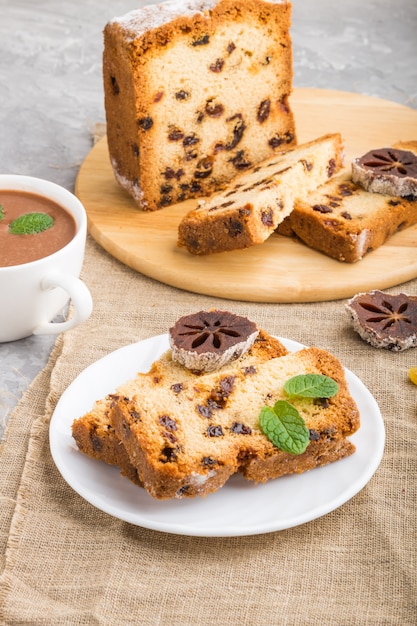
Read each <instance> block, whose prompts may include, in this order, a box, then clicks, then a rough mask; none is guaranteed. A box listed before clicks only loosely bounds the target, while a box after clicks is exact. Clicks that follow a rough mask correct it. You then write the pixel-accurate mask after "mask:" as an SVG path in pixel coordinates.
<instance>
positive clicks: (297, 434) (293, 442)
mask: <svg viewBox="0 0 417 626" xmlns="http://www.w3.org/2000/svg"><path fill="white" fill-rule="evenodd" d="M259 423H260V426H261V429H262V431H263V433H264V434H265V435H266V436H267V437H268V439H269V440H270V441H272V443H273V444H274V446H277V448H279V449H280V450H283V451H284V452H290V453H291V454H302V453H303V452H304V451H305V449H306V448H307V446H308V443H309V441H310V432H309V430H308V428H307V426H306V424H305V422H304V420H303V418H302V417H301V415H300V414H299V412H298V411H297V409H296V408H295V407H294V406H293V405H292V404H290V403H289V402H287V401H286V400H278V402H276V403H275V404H274V406H273V407H270V406H263V407H262V409H261V413H260V415H259Z"/></svg>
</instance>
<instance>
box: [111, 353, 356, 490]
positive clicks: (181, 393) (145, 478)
mask: <svg viewBox="0 0 417 626" xmlns="http://www.w3.org/2000/svg"><path fill="white" fill-rule="evenodd" d="M300 374H324V375H327V376H330V377H331V378H333V379H334V380H335V381H336V382H337V383H338V386H339V387H338V391H337V393H336V395H334V396H333V397H332V398H328V399H326V400H320V399H313V398H295V397H291V403H292V404H293V406H295V408H296V409H297V410H298V412H299V414H300V415H301V416H302V417H303V418H304V421H305V424H306V427H307V429H309V432H310V440H309V442H308V445H307V448H306V450H305V452H303V453H302V454H298V455H295V454H291V453H289V452H284V451H282V450H280V449H279V448H278V447H276V446H275V445H274V444H273V443H272V442H271V441H270V440H269V439H268V438H267V437H266V435H265V434H264V433H263V432H262V430H261V429H260V425H259V415H260V412H261V409H262V407H263V406H264V405H265V404H267V405H269V406H274V404H275V402H276V401H277V400H279V399H286V397H287V396H286V394H285V391H284V384H285V382H286V381H287V380H288V379H289V378H291V377H293V376H296V375H300ZM147 382H148V384H147V385H144V386H143V388H142V390H141V391H140V393H138V394H137V395H136V396H134V397H130V398H122V397H121V398H120V399H119V400H116V401H115V402H114V403H113V405H112V408H111V411H110V413H111V419H112V421H113V425H114V428H115V430H116V434H117V436H118V437H119V438H120V440H121V441H122V443H123V445H124V446H125V449H126V451H127V453H128V455H129V458H130V461H131V463H132V465H134V466H135V467H136V468H137V471H138V475H139V476H140V478H141V480H142V482H143V484H144V487H145V489H146V490H147V491H148V492H149V493H150V494H151V495H152V496H153V497H155V498H158V499H165V498H174V497H176V498H182V497H194V496H197V495H200V496H205V495H207V494H209V493H211V492H213V491H216V490H217V489H219V488H220V487H221V486H222V485H223V484H224V483H225V482H226V481H227V479H228V478H229V477H230V476H231V475H232V474H234V473H236V472H241V473H242V474H243V475H244V476H245V477H246V478H247V479H249V480H252V481H254V482H264V481H266V480H269V479H272V478H277V477H279V476H283V475H286V474H291V473H301V472H305V471H307V470H310V469H313V468H315V467H317V466H320V465H324V464H326V463H329V462H332V461H336V460H338V459H340V458H343V457H345V456H348V455H349V454H352V453H353V452H354V451H355V448H354V445H353V444H352V443H351V442H350V441H349V440H348V439H347V437H348V436H349V435H351V434H352V433H354V432H355V431H356V430H357V429H358V428H359V423H360V418H359V412H358V409H357V406H356V404H355V402H354V400H353V399H352V397H351V396H350V394H349V390H348V386H347V383H346V379H345V374H344V370H343V367H342V366H341V364H340V362H339V361H338V360H337V359H336V358H335V357H334V356H332V355H331V354H330V353H328V352H327V351H325V350H319V349H317V348H308V349H307V348H306V349H303V350H300V351H298V352H295V353H293V354H289V355H285V356H281V357H279V358H275V359H271V360H268V361H266V362H264V363H258V364H256V365H253V366H250V367H244V368H242V367H239V366H238V365H237V362H235V363H234V364H233V367H232V366H230V368H229V369H227V368H226V369H225V370H223V371H222V372H220V373H219V372H216V373H214V374H204V375H202V376H201V377H200V378H199V379H198V380H189V381H184V383H183V384H182V385H180V386H175V387H174V386H171V387H167V386H166V385H163V384H158V383H155V382H154V381H151V380H150V379H149V380H148V381H147Z"/></svg>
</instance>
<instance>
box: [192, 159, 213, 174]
mask: <svg viewBox="0 0 417 626" xmlns="http://www.w3.org/2000/svg"><path fill="white" fill-rule="evenodd" d="M212 171H213V159H212V158H210V157H205V158H204V159H201V160H200V161H199V162H198V163H197V169H196V170H195V172H194V178H207V177H208V176H210V175H211V173H212Z"/></svg>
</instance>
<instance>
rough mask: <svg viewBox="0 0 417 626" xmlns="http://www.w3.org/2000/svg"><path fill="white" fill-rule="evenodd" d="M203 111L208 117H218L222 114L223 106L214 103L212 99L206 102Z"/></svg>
mask: <svg viewBox="0 0 417 626" xmlns="http://www.w3.org/2000/svg"><path fill="white" fill-rule="evenodd" d="M205 111H206V113H207V115H210V117H220V116H221V115H223V113H224V106H223V105H222V104H219V103H217V104H216V102H215V101H214V99H213V98H211V99H210V100H207V102H206V107H205Z"/></svg>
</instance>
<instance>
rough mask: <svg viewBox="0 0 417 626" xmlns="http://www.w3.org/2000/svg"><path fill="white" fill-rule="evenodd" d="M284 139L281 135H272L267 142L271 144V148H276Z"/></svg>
mask: <svg viewBox="0 0 417 626" xmlns="http://www.w3.org/2000/svg"><path fill="white" fill-rule="evenodd" d="M284 141H285V139H284V137H282V136H281V135H274V136H273V137H271V139H270V140H269V141H268V144H269V145H270V146H271V148H278V147H279V146H281V145H282V144H283V143H284Z"/></svg>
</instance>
